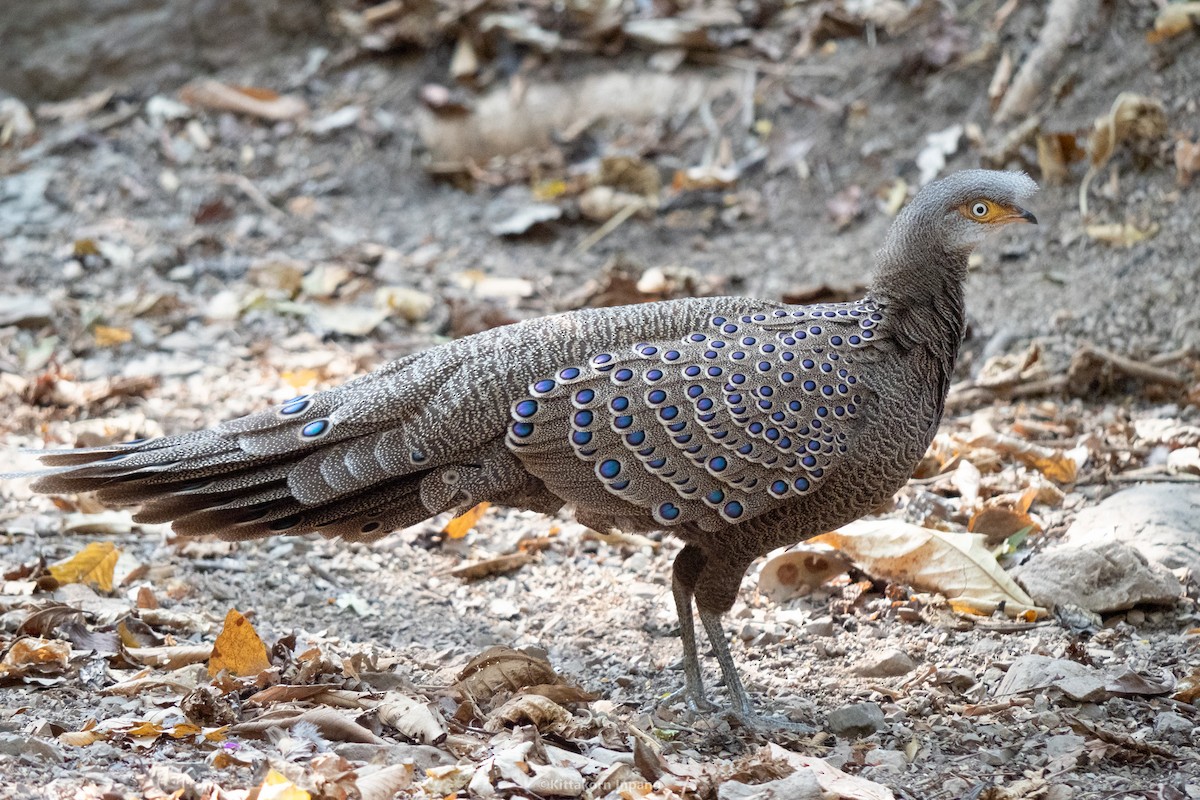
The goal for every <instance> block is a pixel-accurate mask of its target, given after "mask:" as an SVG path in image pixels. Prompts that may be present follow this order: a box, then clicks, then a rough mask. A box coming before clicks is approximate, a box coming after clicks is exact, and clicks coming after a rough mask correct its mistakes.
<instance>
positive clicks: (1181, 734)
mask: <svg viewBox="0 0 1200 800" xmlns="http://www.w3.org/2000/svg"><path fill="white" fill-rule="evenodd" d="M1195 728H1196V726H1195V725H1193V724H1192V721H1191V720H1190V719H1188V718H1187V717H1185V716H1183V715H1182V714H1176V713H1175V712H1174V711H1164V712H1162V713H1161V714H1159V715H1158V716H1157V717H1155V718H1154V734H1155V735H1156V736H1158V737H1159V738H1162V739H1166V740H1167V741H1168V742H1174V743H1176V744H1182V743H1183V742H1186V741H1187V740H1188V739H1190V738H1191V736H1192V731H1193V730H1194V729H1195Z"/></svg>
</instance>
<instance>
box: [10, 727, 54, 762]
mask: <svg viewBox="0 0 1200 800" xmlns="http://www.w3.org/2000/svg"><path fill="white" fill-rule="evenodd" d="M0 755H4V756H14V757H19V756H25V757H29V758H33V759H35V760H37V761H52V762H55V763H57V762H59V761H62V759H63V756H62V753H61V752H60V751H59V749H58V747H57V746H56V745H54V744H51V743H50V742H47V741H43V740H41V739H38V738H36V737H34V736H26V735H25V734H21V733H0Z"/></svg>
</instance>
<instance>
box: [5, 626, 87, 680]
mask: <svg viewBox="0 0 1200 800" xmlns="http://www.w3.org/2000/svg"><path fill="white" fill-rule="evenodd" d="M70 660H71V645H70V644H68V643H67V642H64V641H62V640H60V639H42V638H40V637H39V638H35V637H32V636H26V637H24V638H21V639H17V640H16V641H15V642H13V643H12V646H11V647H9V648H8V652H7V653H5V654H4V658H3V659H0V681H5V680H9V679H13V678H25V677H29V676H34V675H57V674H58V673H61V672H64V671H66V669H67V666H68V665H69V663H70Z"/></svg>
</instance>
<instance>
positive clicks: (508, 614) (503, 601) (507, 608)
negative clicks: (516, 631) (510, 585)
mask: <svg viewBox="0 0 1200 800" xmlns="http://www.w3.org/2000/svg"><path fill="white" fill-rule="evenodd" d="M488 614H489V615H490V616H493V617H495V618H496V619H516V618H517V617H519V616H521V609H519V608H518V607H517V604H516V603H514V602H513V601H512V600H509V599H507V598H504V597H497V598H496V599H495V600H493V601H492V602H491V603H490V604H489V605H488Z"/></svg>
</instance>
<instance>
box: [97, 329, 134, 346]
mask: <svg viewBox="0 0 1200 800" xmlns="http://www.w3.org/2000/svg"><path fill="white" fill-rule="evenodd" d="M92 335H93V336H95V337H96V346H97V347H116V346H117V345H119V344H125V343H126V342H128V341H130V340H131V339H133V331H131V330H129V329H128V328H112V327H109V326H108V325H96V326H95V327H93V328H92Z"/></svg>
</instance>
